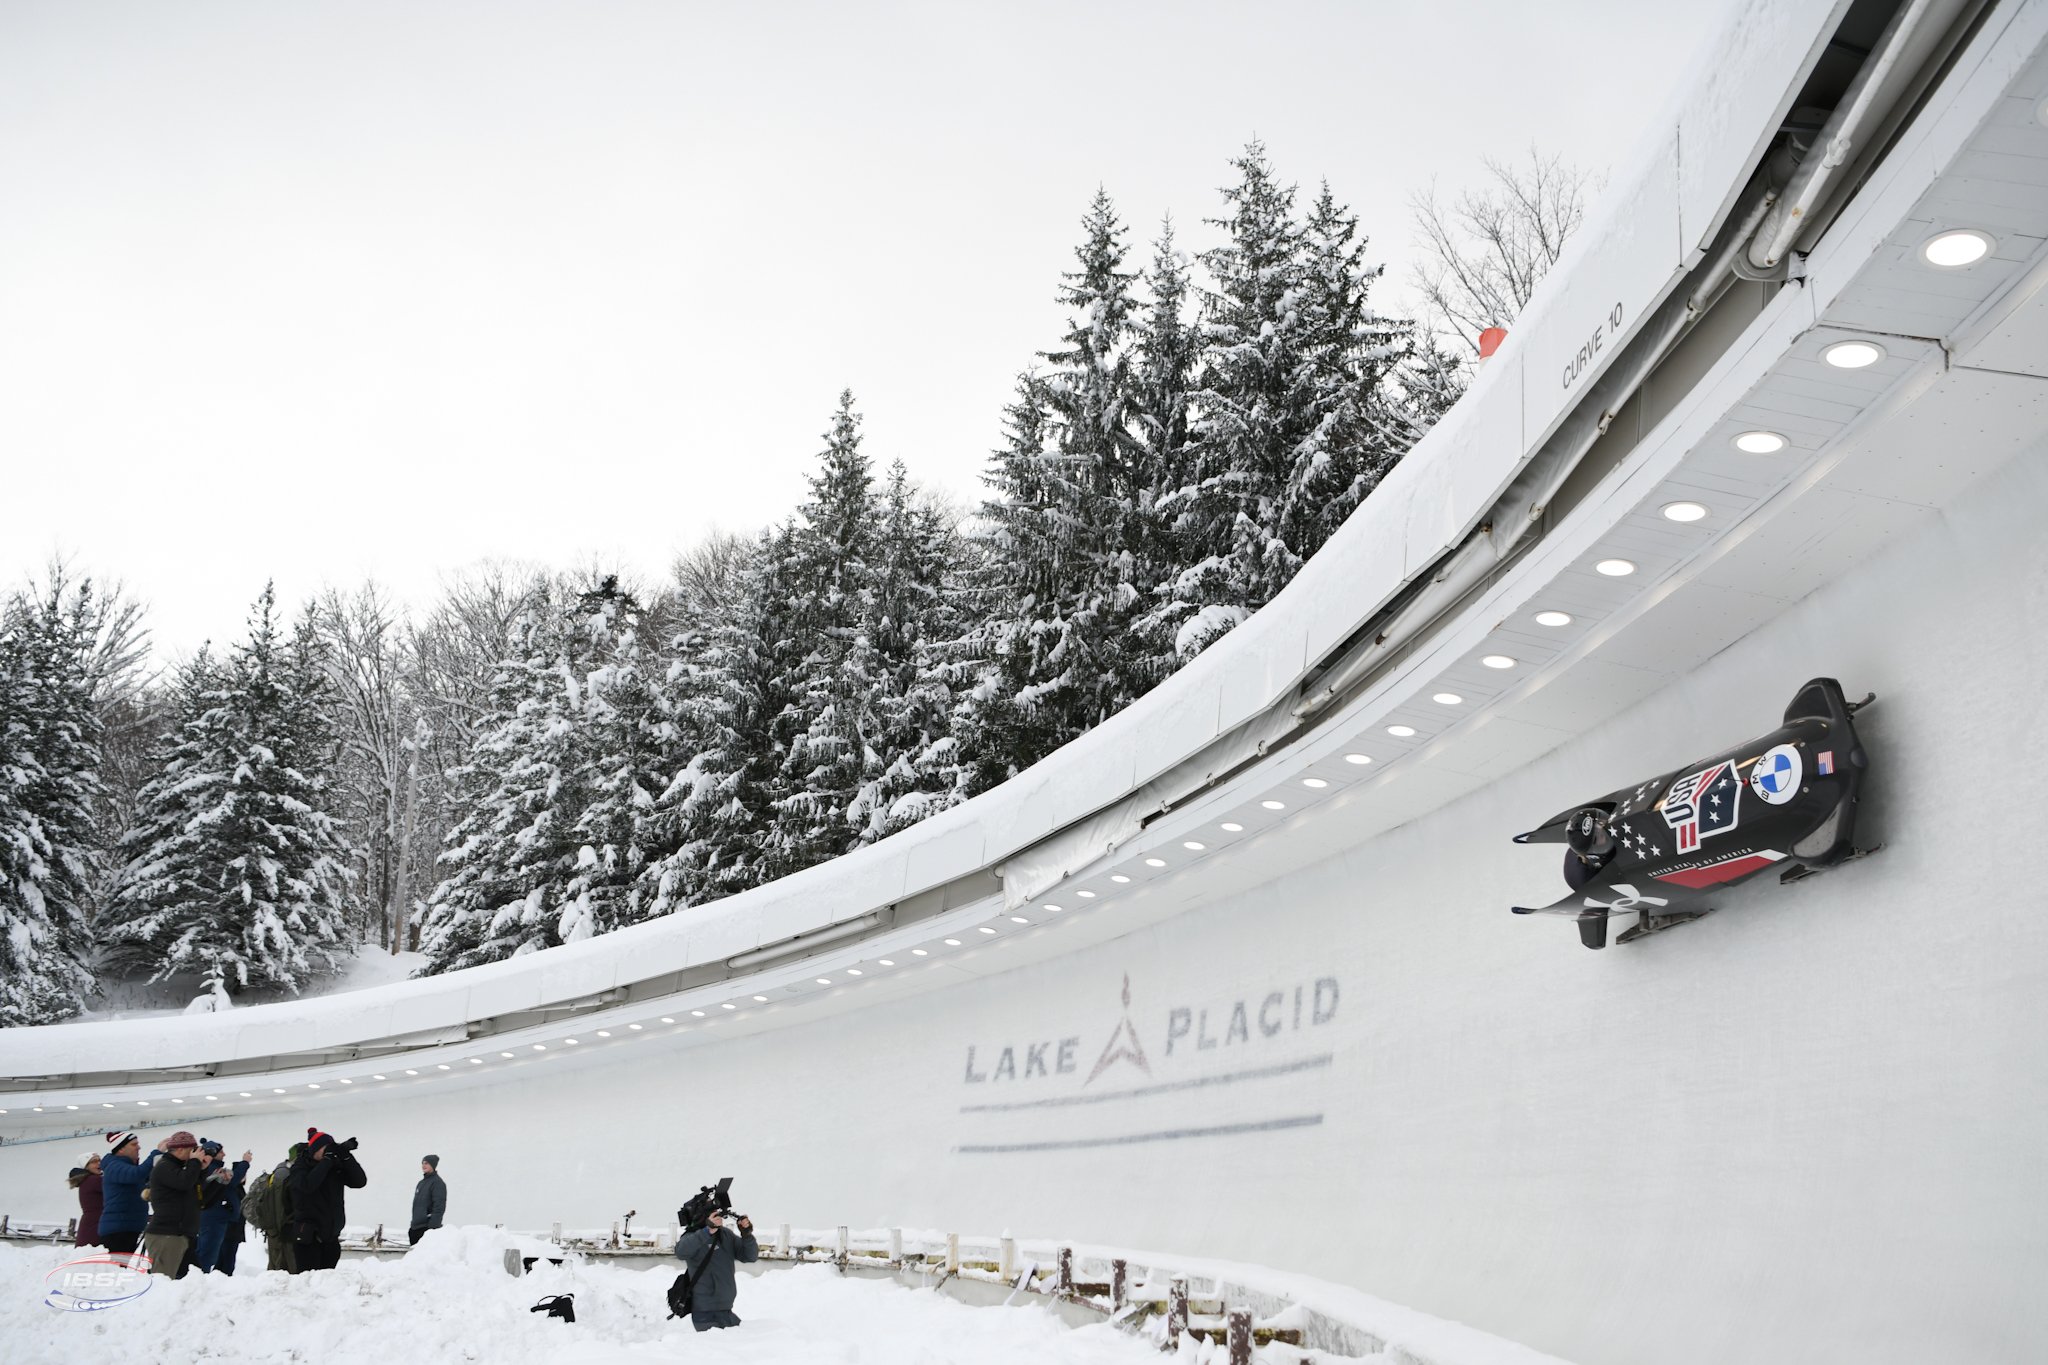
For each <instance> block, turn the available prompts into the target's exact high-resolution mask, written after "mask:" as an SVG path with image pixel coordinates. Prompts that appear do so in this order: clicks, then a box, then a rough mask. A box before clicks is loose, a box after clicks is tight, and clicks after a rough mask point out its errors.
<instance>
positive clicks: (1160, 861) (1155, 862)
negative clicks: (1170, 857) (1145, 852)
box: [1145, 858, 1166, 867]
mask: <svg viewBox="0 0 2048 1365" xmlns="http://www.w3.org/2000/svg"><path fill="white" fill-rule="evenodd" d="M1145 866H1147V867H1165V866H1166V859H1164V858H1147V859H1146V860H1145Z"/></svg>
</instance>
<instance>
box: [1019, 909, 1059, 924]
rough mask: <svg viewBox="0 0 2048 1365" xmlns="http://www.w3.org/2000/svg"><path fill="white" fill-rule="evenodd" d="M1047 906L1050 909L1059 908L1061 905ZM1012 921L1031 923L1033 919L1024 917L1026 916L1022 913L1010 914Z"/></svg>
mask: <svg viewBox="0 0 2048 1365" xmlns="http://www.w3.org/2000/svg"><path fill="white" fill-rule="evenodd" d="M1046 908H1047V909H1048V910H1057V909H1058V908H1059V907H1058V906H1047V907H1046ZM1010 923H1012V924H1029V923H1031V921H1030V920H1028V919H1025V918H1024V917H1023V916H1022V915H1012V916H1010Z"/></svg>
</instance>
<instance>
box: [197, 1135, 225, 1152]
mask: <svg viewBox="0 0 2048 1365" xmlns="http://www.w3.org/2000/svg"><path fill="white" fill-rule="evenodd" d="M199 1150H200V1151H202V1152H211V1153H212V1154H213V1155H215V1156H219V1155H220V1154H221V1145H220V1144H219V1143H218V1142H215V1141H214V1140H213V1139H212V1138H201V1139H200V1140H199Z"/></svg>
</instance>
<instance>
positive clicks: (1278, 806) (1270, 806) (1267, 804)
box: [1259, 801, 1287, 810]
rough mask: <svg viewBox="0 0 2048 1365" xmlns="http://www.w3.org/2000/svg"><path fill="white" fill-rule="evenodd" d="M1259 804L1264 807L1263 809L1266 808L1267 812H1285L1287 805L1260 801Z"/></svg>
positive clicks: (1282, 802)
mask: <svg viewBox="0 0 2048 1365" xmlns="http://www.w3.org/2000/svg"><path fill="white" fill-rule="evenodd" d="M1259 804H1260V805H1261V806H1264V807H1265V808H1266V809H1267V810H1286V809H1287V803H1286V802H1285V801H1261V802H1259Z"/></svg>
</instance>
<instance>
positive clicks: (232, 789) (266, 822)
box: [103, 586, 354, 991]
mask: <svg viewBox="0 0 2048 1365" xmlns="http://www.w3.org/2000/svg"><path fill="white" fill-rule="evenodd" d="M276 608H277V603H276V597H275V594H274V592H273V591H272V589H271V588H270V587H268V586H266V587H265V588H264V591H263V595H262V597H261V598H259V599H258V600H257V603H256V607H255V609H254V611H253V612H252V613H251V616H250V632H249V638H248V639H247V640H246V641H244V642H243V643H241V644H239V645H237V646H236V647H235V650H234V652H233V655H232V656H231V657H230V659H228V660H227V661H226V662H225V663H224V664H219V665H216V664H214V663H213V662H212V661H211V660H210V659H208V658H207V657H206V656H204V655H203V654H202V656H201V658H200V659H198V660H196V661H195V662H194V663H193V664H192V665H191V666H189V667H188V668H187V669H186V670H184V672H183V674H182V675H181V677H180V680H179V693H180V697H179V700H180V704H181V711H182V713H183V717H184V718H183V723H182V724H181V725H180V726H179V728H178V730H177V732H176V733H175V734H174V735H173V736H172V737H171V738H170V740H169V741H168V742H167V744H166V745H165V747H164V749H163V751H162V754H161V758H162V771H161V772H160V774H159V776H158V777H157V778H156V779H155V780H154V781H152V782H151V783H150V784H149V785H148V786H146V787H145V788H144V789H143V792H142V795H141V806H142V814H141V816H140V818H139V820H138V823H137V826H136V828H135V829H134V830H133V831H132V832H131V834H130V836H129V839H128V841H127V843H126V844H125V845H124V847H123V852H124V853H126V854H127V855H128V860H129V868H128V871H127V873H126V875H125V877H124V879H123V899H122V901H121V902H120V903H119V904H118V905H117V906H116V907H115V910H116V916H117V918H116V922H115V923H113V924H111V925H109V926H106V928H105V930H104V933H103V939H104V941H105V942H106V943H107V944H108V945H109V948H110V950H111V952H112V953H113V955H114V956H115V958H116V959H118V960H120V961H123V962H126V963H128V964H130V965H133V966H136V967H139V968H141V969H142V970H145V971H147V973H148V974H149V976H150V978H151V979H152V980H158V981H161V980H164V979H166V978H168V977H171V976H174V975H177V974H180V973H188V972H189V973H194V974H200V975H204V974H205V973H207V972H208V971H210V970H218V971H219V973H220V974H221V975H222V976H223V977H224V978H225V980H226V981H227V983H228V988H229V989H230V990H231V991H239V990H242V989H245V988H247V987H251V986H257V987H267V988H281V989H284V990H288V991H298V990H300V989H302V988H303V987H304V986H305V985H306V984H307V983H308V982H309V981H310V980H311V979H312V978H314V977H315V976H318V975H320V974H322V973H325V972H330V971H332V970H334V969H335V968H336V967H337V966H338V965H339V964H340V962H341V960H342V959H343V958H344V957H345V956H346V955H347V953H348V951H349V950H350V949H351V948H352V946H353V943H354V938H353V934H352V932H351V927H350V922H349V904H348V878H349V870H348V868H349V862H350V861H351V852H350V850H349V848H348V847H347V845H346V843H345V842H344V840H343V838H342V835H341V833H340V829H339V826H338V824H337V822H336V821H335V819H334V817H333V815H332V814H331V813H330V812H329V811H328V810H327V809H326V806H327V801H328V791H327V783H328V778H327V772H328V769H329V767H330V766H331V764H332V761H333V755H334V748H335V746H334V738H333V728H332V720H331V718H330V717H329V716H328V715H327V710H326V708H327V707H328V705H329V704H330V699H329V694H328V690H327V689H328V683H327V678H326V672H325V666H324V662H323V660H322V659H321V657H320V649H321V646H320V642H319V638H318V633H317V631H316V630H315V629H314V624H313V621H312V619H311V617H310V616H308V618H307V619H305V620H304V621H302V622H301V623H300V624H299V626H298V627H297V628H296V629H295V630H294V631H293V632H292V633H291V635H290V636H289V637H281V636H280V632H279V629H278V625H277V620H276Z"/></svg>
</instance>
